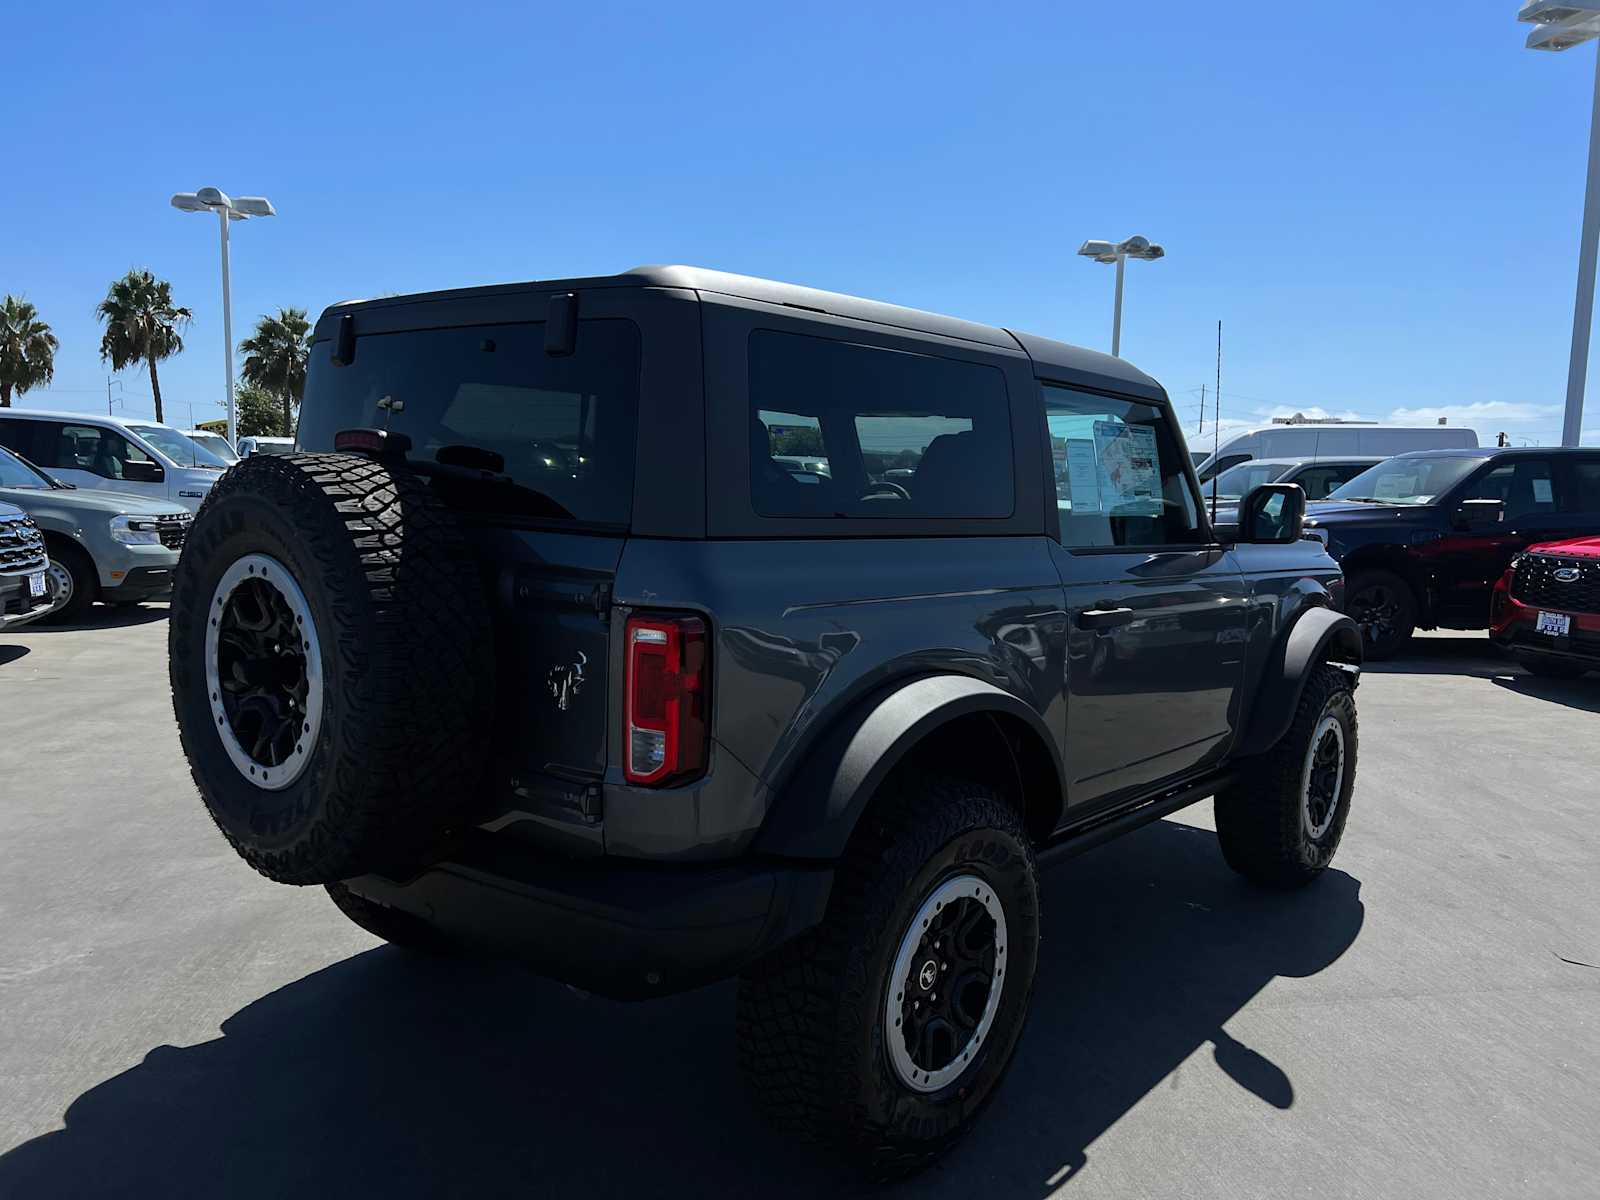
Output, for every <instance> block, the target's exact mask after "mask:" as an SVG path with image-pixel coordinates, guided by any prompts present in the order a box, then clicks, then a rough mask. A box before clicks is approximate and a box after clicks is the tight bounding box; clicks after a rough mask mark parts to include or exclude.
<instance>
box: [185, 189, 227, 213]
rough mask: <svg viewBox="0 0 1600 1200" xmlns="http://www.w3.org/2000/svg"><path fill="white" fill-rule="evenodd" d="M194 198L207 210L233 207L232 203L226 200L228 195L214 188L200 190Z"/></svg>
mask: <svg viewBox="0 0 1600 1200" xmlns="http://www.w3.org/2000/svg"><path fill="white" fill-rule="evenodd" d="M194 196H195V199H196V200H198V201H200V203H201V204H204V205H205V206H206V207H207V208H232V207H233V201H232V200H230V199H229V198H228V193H227V192H220V191H218V190H217V189H216V188H201V189H200V190H199V191H198V192H196V193H195V194H194Z"/></svg>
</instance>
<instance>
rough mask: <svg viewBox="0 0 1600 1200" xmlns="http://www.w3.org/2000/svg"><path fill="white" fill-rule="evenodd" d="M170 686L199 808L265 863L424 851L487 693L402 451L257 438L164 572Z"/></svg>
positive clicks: (488, 683) (437, 835)
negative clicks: (398, 460) (263, 451)
mask: <svg viewBox="0 0 1600 1200" xmlns="http://www.w3.org/2000/svg"><path fill="white" fill-rule="evenodd" d="M168 637H169V650H170V671H171V678H172V703H173V709H174V711H175V712H176V714H177V718H178V732H179V736H180V738H181V740H182V742H183V750H184V753H185V754H186V755H187V756H188V758H189V765H190V768H191V770H192V772H193V774H194V780H195V783H196V785H197V786H198V787H199V789H200V796H201V798H202V799H203V800H204V801H205V804H206V808H207V809H209V810H210V813H211V816H212V819H213V820H215V821H216V823H217V826H218V828H220V829H221V830H222V833H223V834H224V836H226V837H227V839H228V841H229V842H230V843H231V844H232V845H233V848H234V849H235V850H237V851H238V852H239V854H240V856H241V857H243V858H244V860H245V861H246V862H248V863H249V864H250V865H251V866H252V867H254V868H255V869H256V870H257V871H260V872H261V873H262V874H263V875H265V876H267V877H268V878H270V879H275V880H277V881H279V882H280V883H296V884H313V883H331V882H334V881H336V880H340V879H348V878H351V877H352V876H355V875H361V874H366V873H368V872H372V871H388V872H397V871H403V870H404V869H406V868H407V867H408V866H413V865H416V864H417V863H419V862H421V861H425V859H426V857H427V855H428V854H429V853H430V851H433V850H435V849H436V848H437V847H438V845H439V844H440V843H441V841H442V840H443V839H445V838H446V837H447V836H448V835H449V834H450V832H451V831H452V830H454V829H457V828H459V827H460V826H461V825H462V824H463V823H464V821H465V820H466V819H467V817H468V815H469V813H470V811H471V805H472V803H473V800H474V794H475V793H476V792H477V791H478V785H479V784H480V782H481V780H482V778H483V774H484V763H485V759H486V750H487V744H488V737H489V730H490V716H491V705H492V697H493V678H492V663H493V656H492V652H491V647H490V625H489V616H488V606H487V601H486V599H485V595H484V586H483V581H482V579H481V577H480V575H479V572H478V568H477V566H476V564H475V563H474V561H473V560H472V558H471V555H470V554H469V552H468V549H467V547H466V545H465V544H464V542H463V540H462V538H461V534H460V531H459V529H458V528H457V526H456V523H455V521H454V519H453V517H452V516H451V514H450V512H449V510H448V509H446V508H445V507H444V506H443V505H442V504H441V503H440V502H439V500H438V499H437V498H436V497H435V496H434V495H433V493H432V492H431V490H430V489H429V487H428V485H427V484H426V483H425V482H424V481H423V480H421V479H420V478H418V477H417V476H416V475H414V474H412V473H411V472H409V471H407V470H406V469H405V468H404V467H400V466H390V465H388V464H385V463H381V462H375V461H373V460H370V459H367V458H362V457H359V456H355V455H348V454H295V455H282V456H279V455H257V456H252V457H250V458H248V459H246V460H245V461H244V462H242V463H240V464H239V465H237V466H235V467H234V468H233V469H232V470H230V471H229V472H228V473H227V474H226V475H224V476H223V477H222V479H221V480H220V481H219V482H218V483H217V485H216V486H215V487H214V488H213V489H212V490H211V493H210V495H209V496H208V497H207V498H206V501H205V503H204V504H203V505H201V508H200V512H199V514H198V515H197V516H196V518H195V521H194V525H193V527H192V529H191V530H190V533H189V536H188V540H187V542H186V544H185V546H184V550H183V557H182V560H181V561H180V562H179V564H178V569H177V572H176V574H175V577H174V581H173V589H172V611H171V628H170V630H169V634H168Z"/></svg>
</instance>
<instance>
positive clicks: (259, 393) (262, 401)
mask: <svg viewBox="0 0 1600 1200" xmlns="http://www.w3.org/2000/svg"><path fill="white" fill-rule="evenodd" d="M233 403H234V405H235V407H236V410H237V411H236V412H235V414H234V420H235V422H236V423H237V424H238V427H239V436H240V437H290V436H292V435H291V433H290V430H289V428H288V427H287V426H286V425H285V424H284V420H283V405H282V402H281V401H280V399H279V397H277V396H275V395H273V394H272V393H271V392H269V391H268V390H267V389H266V388H264V387H262V386H261V385H260V384H258V383H241V384H240V385H239V386H238V387H236V388H234V389H233Z"/></svg>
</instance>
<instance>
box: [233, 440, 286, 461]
mask: <svg viewBox="0 0 1600 1200" xmlns="http://www.w3.org/2000/svg"><path fill="white" fill-rule="evenodd" d="M293 453H294V439H293V438H286V437H242V438H240V439H239V457H240V458H249V457H250V456H251V455H252V454H293Z"/></svg>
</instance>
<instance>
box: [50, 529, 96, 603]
mask: <svg viewBox="0 0 1600 1200" xmlns="http://www.w3.org/2000/svg"><path fill="white" fill-rule="evenodd" d="M45 552H46V553H47V554H48V555H49V556H50V561H51V563H53V564H54V565H55V566H56V567H58V568H59V569H61V570H63V571H65V572H66V573H67V574H68V575H70V576H72V594H71V596H70V597H69V598H68V600H67V602H66V604H65V605H64V606H62V607H61V608H58V609H56V611H55V612H53V613H51V614H50V615H49V616H48V617H43V618H41V620H42V621H49V622H52V623H54V624H57V625H79V624H82V623H83V622H84V621H85V620H86V619H87V618H88V616H89V611H90V610H91V609H92V608H93V607H94V602H95V598H96V597H97V596H99V595H100V574H99V572H98V571H96V570H95V566H94V559H92V558H90V557H89V555H88V552H87V551H85V550H84V549H83V548H82V547H80V546H79V545H78V544H77V543H76V542H71V541H68V540H66V539H65V538H59V537H53V538H50V539H49V540H48V541H47V542H46V545H45Z"/></svg>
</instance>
